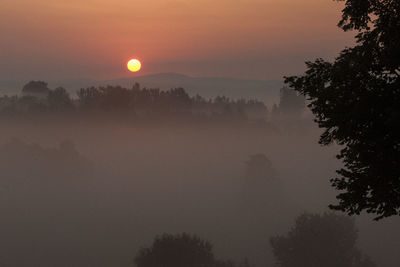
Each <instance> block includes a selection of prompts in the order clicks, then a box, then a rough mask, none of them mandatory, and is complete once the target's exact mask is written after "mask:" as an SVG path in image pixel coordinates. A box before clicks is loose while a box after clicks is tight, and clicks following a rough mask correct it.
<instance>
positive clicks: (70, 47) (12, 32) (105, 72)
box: [0, 0, 353, 80]
mask: <svg viewBox="0 0 400 267" xmlns="http://www.w3.org/2000/svg"><path fill="white" fill-rule="evenodd" d="M342 7H343V3H342V2H340V3H338V2H336V1H333V0H229V1H228V0H179V1H167V0H164V1H162V0H146V1H143V0H141V1H138V0H112V1H111V0H68V1H65V0H17V1H16V0H2V3H1V6H0V16H1V20H0V32H1V35H2V37H1V41H0V60H1V64H0V80H13V79H23V80H28V79H43V80H54V79H77V78H92V79H112V78H118V77H124V76H129V75H130V74H129V73H128V72H127V70H126V69H125V63H126V61H127V60H128V59H129V58H131V57H137V58H140V59H141V61H142V63H143V69H142V71H141V73H140V74H148V73H157V72H179V73H183V74H188V75H194V76H230V77H242V78H257V79H277V78H280V77H282V76H283V75H290V74H296V73H299V72H301V71H302V70H303V69H304V61H305V60H312V59H314V58H316V57H324V58H332V57H333V56H334V55H336V54H337V53H338V52H339V51H340V50H341V49H342V48H343V47H344V46H346V45H351V44H352V36H353V34H352V33H350V34H349V33H343V32H342V31H341V30H340V29H338V28H337V27H336V24H337V22H338V20H339V18H340V10H341V8H342Z"/></svg>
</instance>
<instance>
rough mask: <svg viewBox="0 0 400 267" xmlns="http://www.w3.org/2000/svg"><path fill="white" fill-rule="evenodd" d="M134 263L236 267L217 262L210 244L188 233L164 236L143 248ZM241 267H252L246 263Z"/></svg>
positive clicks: (160, 266)
mask: <svg viewBox="0 0 400 267" xmlns="http://www.w3.org/2000/svg"><path fill="white" fill-rule="evenodd" d="M134 262H135V264H136V266H137V267H187V266H191V267H235V266H236V265H235V264H234V263H233V262H231V261H221V260H217V259H216V258H215V256H214V253H213V251H212V245H211V243H210V242H208V241H205V240H202V239H201V238H199V237H197V236H195V235H189V234H186V233H182V234H177V235H171V234H163V235H162V236H158V237H156V238H155V239H154V242H153V244H152V245H151V247H150V248H142V249H141V250H139V252H138V254H137V255H136V257H135V259H134ZM239 267H251V265H250V264H249V263H248V261H247V260H246V261H244V262H243V263H241V264H240V265H239Z"/></svg>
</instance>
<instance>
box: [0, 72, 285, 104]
mask: <svg viewBox="0 0 400 267" xmlns="http://www.w3.org/2000/svg"><path fill="white" fill-rule="evenodd" d="M26 82H28V81H26ZM46 82H47V81H46ZM48 82H49V87H50V88H55V87H58V86H63V87H65V88H66V89H68V90H69V91H70V92H76V90H78V89H79V88H82V87H89V86H104V85H121V86H123V87H127V88H130V87H132V85H133V84H135V83H136V82H137V83H139V84H140V85H141V87H147V88H160V89H162V90H167V89H170V88H176V87H183V88H184V89H185V90H186V91H187V92H188V93H189V94H190V95H192V96H194V95H196V94H199V95H201V96H203V97H205V98H212V97H216V96H218V95H225V96H227V97H229V98H233V99H238V98H245V99H258V100H261V101H264V102H265V103H266V104H267V105H268V106H271V104H272V103H274V102H278V99H279V89H280V88H281V87H282V86H283V82H282V81H279V80H250V79H236V78H219V77H190V76H187V75H183V74H177V73H159V74H151V75H144V76H136V77H130V78H121V79H115V80H105V81H95V80H85V79H80V80H74V81H48ZM17 85H18V86H17ZM22 86H23V83H16V82H15V83H12V82H1V81H0V89H2V90H0V95H1V94H11V93H12V92H14V93H20V90H21V89H22Z"/></svg>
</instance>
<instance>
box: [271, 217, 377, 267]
mask: <svg viewBox="0 0 400 267" xmlns="http://www.w3.org/2000/svg"><path fill="white" fill-rule="evenodd" d="M356 240H357V229H356V228H355V225H354V220H353V219H351V218H349V217H346V216H342V215H335V214H333V213H325V214H323V215H319V214H308V213H305V214H302V215H300V216H299V217H298V218H297V219H296V223H295V226H294V228H292V229H291V230H290V231H289V233H288V234H287V235H286V236H275V237H272V238H271V239H270V242H271V246H272V249H273V254H274V256H275V259H276V261H277V266H284V267H303V266H309V267H320V266H324V267H338V266H340V267H374V266H375V264H374V263H373V262H372V261H371V260H369V259H368V258H367V257H365V256H363V255H362V254H361V252H360V251H359V250H358V249H357V247H356V246H355V243H356Z"/></svg>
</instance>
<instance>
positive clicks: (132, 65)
mask: <svg viewBox="0 0 400 267" xmlns="http://www.w3.org/2000/svg"><path fill="white" fill-rule="evenodd" d="M126 66H127V68H128V70H130V71H132V72H137V71H139V70H140V69H141V68H142V63H140V61H139V60H137V59H131V60H129V61H128V63H127V64H126Z"/></svg>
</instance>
